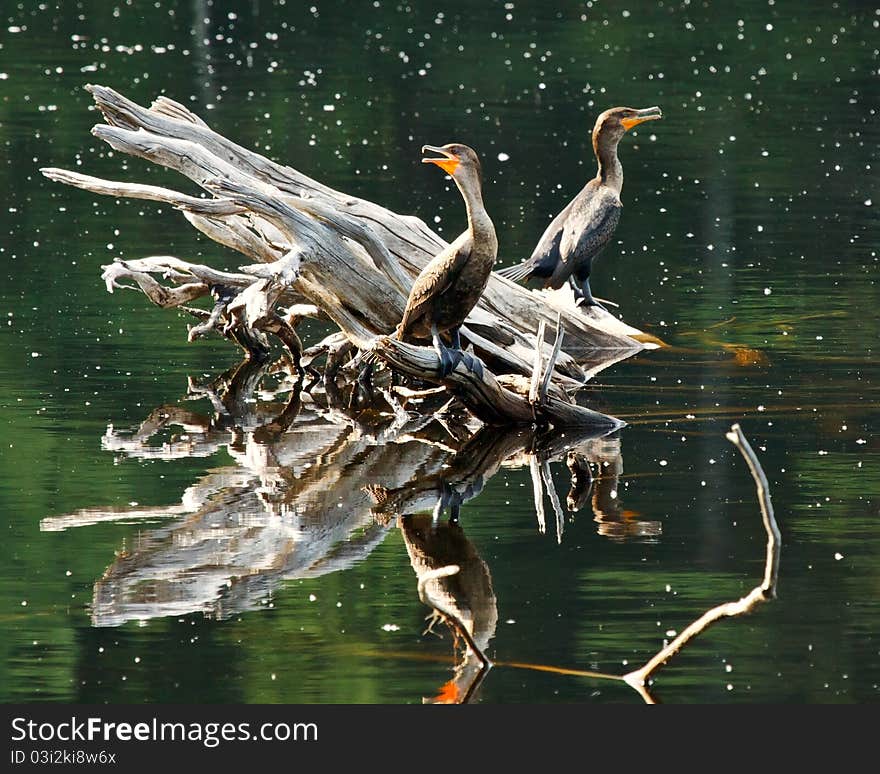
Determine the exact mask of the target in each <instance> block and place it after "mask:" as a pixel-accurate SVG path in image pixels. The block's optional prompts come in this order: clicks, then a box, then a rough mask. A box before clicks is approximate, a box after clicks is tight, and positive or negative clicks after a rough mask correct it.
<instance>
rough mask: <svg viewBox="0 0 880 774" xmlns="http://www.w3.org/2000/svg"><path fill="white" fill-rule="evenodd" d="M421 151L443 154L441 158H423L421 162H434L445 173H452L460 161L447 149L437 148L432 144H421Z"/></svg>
mask: <svg viewBox="0 0 880 774" xmlns="http://www.w3.org/2000/svg"><path fill="white" fill-rule="evenodd" d="M422 153H440V154H441V155H442V156H443V158H442V159H437V158H423V159H422V164H436V165H437V166H438V167H440V169H442V170H443V171H444V172H445V173H446V174H447V175H451V174H453V173H454V172H455V170H456V169H457V168H458V165H459V164H460V163H461V161H459V159H458V157H457V156H455V155H454V154H452V153H450V152H449V151H448V150H445V149H444V148H437V147H436V146H434V145H423V146H422Z"/></svg>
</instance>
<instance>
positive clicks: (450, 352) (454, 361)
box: [437, 347, 462, 379]
mask: <svg viewBox="0 0 880 774" xmlns="http://www.w3.org/2000/svg"><path fill="white" fill-rule="evenodd" d="M437 356H438V357H439V358H440V378H441V379H445V378H446V377H447V376H449V374H451V373H452V372H453V371H454V370H455V367H456V366H457V365H458V363H459V361H460V360H461V356H462V352H461V351H460V350H457V349H447V348H446V347H440V348H438V349H437Z"/></svg>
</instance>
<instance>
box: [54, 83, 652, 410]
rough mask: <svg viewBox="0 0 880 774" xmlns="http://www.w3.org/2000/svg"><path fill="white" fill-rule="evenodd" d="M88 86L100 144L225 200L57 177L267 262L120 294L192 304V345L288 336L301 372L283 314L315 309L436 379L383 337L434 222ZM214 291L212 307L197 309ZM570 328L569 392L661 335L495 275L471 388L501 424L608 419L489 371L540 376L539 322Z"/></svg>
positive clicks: (197, 269) (354, 340)
mask: <svg viewBox="0 0 880 774" xmlns="http://www.w3.org/2000/svg"><path fill="white" fill-rule="evenodd" d="M86 88H87V89H88V91H89V92H90V93H91V94H92V96H93V97H94V99H95V102H96V103H97V105H98V107H99V109H100V110H101V112H102V114H103V116H104V119H105V121H106V123H104V124H98V125H96V126H95V127H94V128H93V129H92V133H93V134H94V135H95V136H96V137H99V138H100V139H102V140H104V141H105V142H107V143H108V144H109V145H110V146H111V147H113V148H114V149H116V150H118V151H120V152H122V153H126V154H129V155H134V156H138V157H141V158H144V159H147V160H149V161H151V162H154V163H157V164H161V165H163V166H165V167H169V168H171V169H174V170H176V171H178V172H180V173H181V174H183V175H185V176H186V177H188V178H190V179H191V180H193V181H194V182H195V183H197V184H198V185H199V186H201V187H202V188H203V189H204V190H205V191H207V192H208V193H210V194H211V195H212V196H211V198H199V197H194V196H190V195H187V194H183V193H180V192H177V191H173V190H170V189H166V188H160V187H157V186H148V185H140V184H134V183H122V182H114V181H107V180H101V179H98V178H94V177H91V176H88V175H83V174H80V173H75V172H70V171H65V170H61V169H55V168H46V169H43V170H42V172H43V174H44V175H46V177H48V178H50V179H52V180H56V181H58V182H62V183H65V184H68V185H73V186H76V187H79V188H83V189H85V190H88V191H92V192H94V193H99V194H106V195H112V196H127V197H133V198H139V199H150V200H154V201H158V202H163V203H167V204H171V205H173V206H174V207H176V208H178V209H180V210H181V211H182V212H183V214H184V216H185V217H186V218H187V220H188V221H189V222H190V223H191V224H192V225H193V226H194V227H195V228H197V229H198V230H200V231H201V232H203V233H204V234H206V235H207V236H208V237H210V238H211V239H213V240H214V241H216V242H218V243H220V244H222V245H224V246H227V247H230V248H232V249H234V250H236V251H238V252H240V253H243V254H244V255H246V256H247V257H248V258H249V259H250V260H251V261H252V262H254V264H252V265H249V266H245V267H242V268H241V269H240V270H239V271H236V272H225V271H218V270H216V269H212V268H210V267H207V266H203V265H198V264H192V263H189V262H186V261H183V260H180V259H177V258H174V257H168V256H153V257H150V258H147V259H143V260H140V261H119V262H117V263H114V264H113V265H111V266H107V267H105V271H104V280H105V282H106V284H107V288H108V290H110V291H111V292H112V290H113V289H114V288H116V287H132V285H130V284H126V281H130V282H133V283H134V285H135V286H136V287H137V288H139V289H140V290H141V291H143V292H144V293H145V294H146V295H147V296H148V297H149V298H150V300H152V301H153V302H154V303H157V304H159V305H161V306H171V307H179V308H182V309H185V310H186V311H188V312H190V313H191V314H193V315H194V316H195V317H196V318H197V319H198V320H199V323H198V324H197V325H196V326H194V328H193V329H191V331H190V338H191V339H192V338H196V337H198V336H200V335H203V334H204V333H206V332H207V331H208V330H212V329H213V330H216V331H217V332H219V333H220V334H221V335H224V336H226V337H228V338H231V339H234V340H235V341H237V342H238V343H239V344H241V345H242V346H243V347H244V348H245V349H246V350H248V351H249V352H251V353H256V354H261V355H262V354H265V353H266V352H268V339H267V334H268V335H273V336H276V337H278V338H279V339H280V340H281V341H282V342H283V343H284V344H285V345H286V346H287V347H288V349H289V350H290V351H291V354H292V355H293V357H294V360H295V362H297V363H298V362H299V357H300V355H301V352H302V348H301V345H300V343H299V339H298V337H297V335H296V333H295V330H294V324H295V322H296V320H295V319H292V316H291V315H290V314H286V313H285V312H284V310H283V308H282V307H286V308H287V309H288V310H289V309H290V308H291V307H292V306H297V307H298V308H300V309H308V310H313V313H314V314H315V315H317V316H321V317H323V318H324V319H329V320H332V321H333V323H335V324H336V325H337V326H338V327H339V329H340V330H341V331H342V332H343V333H344V335H345V337H346V339H347V341H348V342H350V343H351V344H352V345H353V347H354V348H356V349H359V350H369V349H372V351H373V352H375V353H376V354H378V355H379V356H381V357H383V358H385V359H386V360H387V361H388V362H389V363H391V364H392V365H393V366H394V367H395V368H398V369H400V370H401V371H404V372H406V373H410V374H414V373H416V374H418V375H420V376H422V377H423V378H427V379H431V378H432V371H434V370H436V369H433V368H432V367H431V365H430V364H429V363H428V362H427V360H429V359H430V358H431V357H432V356H433V351H432V350H431V349H429V348H426V347H424V348H413V347H409V348H402V347H396V346H389V345H387V344H382V345H379V346H377V345H375V340H376V337H377V336H381V335H383V334H389V333H391V332H392V331H393V330H394V329H395V326H396V325H397V323H399V322H400V319H401V316H402V313H403V308H404V305H405V303H406V298H407V295H408V292H409V288H410V286H411V284H412V281H413V279H414V277H415V276H416V275H417V274H418V272H419V271H420V270H421V269H422V267H423V266H424V265H425V264H426V263H427V262H428V261H429V260H430V259H431V258H432V257H433V256H434V255H435V254H436V253H437V252H439V251H440V250H441V249H442V248H443V247H444V246H445V242H444V241H443V240H442V239H441V238H440V237H439V236H438V235H437V234H436V233H434V232H433V231H432V230H431V229H430V228H428V226H427V225H425V223H424V222H423V221H422V220H420V219H419V218H417V217H413V216H408V215H399V214H396V213H394V212H391V211H389V210H387V209H385V208H384V207H381V206H380V205H377V204H374V203H372V202H369V201H366V200H363V199H359V198H355V197H352V196H348V195H346V194H344V193H341V192H338V191H334V190H333V189H331V188H329V187H327V186H325V185H322V184H321V183H318V182H317V181H315V180H312V179H311V178H309V177H308V176H306V175H304V174H303V173H301V172H298V171H297V170H295V169H292V168H291V167H288V166H284V165H281V164H278V163H276V162H273V161H270V160H269V159H266V158H265V157H263V156H261V155H259V154H257V153H254V152H252V151H249V150H247V149H245V148H242V147H241V146H239V145H237V144H235V143H234V142H232V141H231V140H229V139H227V138H225V137H223V136H222V135H220V134H217V133H216V132H214V131H212V130H211V129H210V128H209V127H208V126H207V124H206V123H205V122H204V121H202V120H201V119H200V118H199V117H198V116H196V115H194V114H193V113H191V112H190V111H189V110H188V109H187V108H185V107H184V106H182V105H180V104H178V103H176V102H174V101H173V100H170V99H167V98H165V97H160V98H158V99H157V100H156V101H155V102H154V103H153V104H152V105H151V106H150V107H149V108H145V107H143V106H140V105H138V104H136V103H134V102H132V101H131V100H129V99H127V98H126V97H124V96H122V95H121V94H119V93H117V92H115V91H113V90H112V89H109V88H107V87H103V86H95V85H90V86H87V87H86ZM259 264H263V265H262V266H261V265H259ZM208 295H212V296H213V300H214V306H213V309H212V310H205V309H198V308H193V307H191V306H189V304H190V303H191V302H193V301H194V300H196V299H198V298H200V297H205V296H208ZM309 313H310V312H305V314H309ZM300 316H301V315H300ZM557 321H558V325H559V326H561V329H562V330H564V332H565V335H566V347H565V348H563V349H562V350H559V349H558V348H557V351H556V353H555V357H554V359H553V368H551V369H549V371H550V374H549V377H550V378H549V379H548V380H545V382H547V381H552V382H553V383H555V384H557V385H559V386H561V387H564V388H568V389H572V388H574V387H577V386H578V385H579V384H582V383H583V382H584V381H585V379H586V378H587V375H588V373H590V370H588V371H585V370H584V367H583V365H582V363H584V362H585V361H586V362H587V363H588V365H589V364H591V365H592V369H591V370H592V371H595V370H596V368H598V367H600V366H598V365H597V363H600V362H601V361H602V360H605V359H607V361H608V362H616V361H617V360H620V359H621V358H622V357H627V356H629V355H631V354H634V353H636V352H638V351H640V350H641V349H642V348H643V347H644V345H643V344H642V343H641V342H640V340H647V339H650V337H648V336H645V335H644V334H641V333H640V332H639V331H637V330H635V329H633V328H631V327H629V326H626V325H625V324H623V323H622V322H621V321H619V320H617V319H616V318H615V317H613V316H612V315H610V314H608V313H607V312H605V311H604V310H601V309H597V308H595V307H593V308H590V309H588V310H583V309H579V308H577V307H575V306H574V305H573V304H572V303H571V301H570V300H569V299H567V298H566V297H565V296H564V295H561V294H547V293H543V294H542V293H537V292H533V291H529V290H526V289H525V288H523V287H520V286H518V285H516V284H514V283H512V282H510V281H508V280H506V279H505V278H503V277H501V276H499V275H497V274H496V275H493V276H492V278H491V279H490V282H489V286H488V287H487V289H486V291H485V293H484V296H483V298H482V299H481V301H480V303H479V304H478V305H477V307H475V308H474V310H473V311H472V312H471V314H470V316H469V317H468V319H467V320H466V324H465V326H464V327H463V328H462V340H463V343H464V344H465V346H468V345H469V346H472V347H473V349H474V350H475V352H476V354H477V355H478V356H479V357H480V358H482V359H483V360H484V361H485V363H486V364H487V365H488V369H487V372H486V373H487V379H486V381H485V383H484V384H483V385H477V384H472V387H473V389H471V390H470V392H468V391H467V390H465V393H464V394H467V395H469V396H470V400H469V402H468V406H469V407H470V408H471V409H472V410H474V411H475V412H476V413H477V414H478V415H481V416H482V417H484V418H488V419H489V421H494V422H507V423H510V422H514V423H515V422H524V421H536V420H537V421H545V422H557V423H568V422H569V421H572V422H575V423H577V424H583V423H585V422H589V421H592V420H593V419H595V418H596V417H590V416H588V415H586V414H584V413H582V412H581V411H580V410H579V409H578V407H577V406H574V405H573V404H569V406H570V407H569V408H563V406H562V405H561V404H562V403H563V402H564V401H559V404H560V405H556V403H555V402H554V400H555V399H553V398H551V399H550V400H549V401H542V402H541V403H542V405H541V406H539V407H538V408H537V409H536V408H535V405H536V402H535V400H534V395H532V396H531V398H532V400H529V397H530V396H529V395H522V394H518V393H517V392H515V391H510V390H508V389H506V388H505V387H503V386H499V385H498V384H497V382H495V381H494V380H493V378H492V373H491V372H490V370H491V371H493V372H494V373H496V374H520V375H529V374H532V373H533V367H532V362H533V360H534V353H535V350H536V349H538V350H539V351H540V352H541V355H542V357H547V356H548V355H550V353H551V350H552V343H550V342H547V341H545V340H544V338H543V336H540V337H539V336H538V335H537V334H538V331H539V327H540V326H541V324H542V322H543V323H544V324H545V325H551V326H552V325H554V324H556V323H557ZM579 361H580V362H579ZM470 381H471V382H473V381H474V380H473V379H471V380H470ZM546 392H547V390H546V385H545V393H546ZM548 405H550V406H552V410H550V409H548Z"/></svg>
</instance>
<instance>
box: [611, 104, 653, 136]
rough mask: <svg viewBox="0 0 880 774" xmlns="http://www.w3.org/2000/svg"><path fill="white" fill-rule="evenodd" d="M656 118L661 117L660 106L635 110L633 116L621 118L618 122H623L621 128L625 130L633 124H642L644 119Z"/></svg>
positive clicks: (651, 119)
mask: <svg viewBox="0 0 880 774" xmlns="http://www.w3.org/2000/svg"><path fill="white" fill-rule="evenodd" d="M657 118H663V113H661V112H660V108H658V107H649V108H643V109H642V110H637V111H636V114H635V116H633V117H632V118H621V119H620V123H621V124H623V128H624V129H626V131H629V130H630V129H632V128H633V127H634V126H638V125H639V124H643V123H644V122H645V121H653V120H654V119H657Z"/></svg>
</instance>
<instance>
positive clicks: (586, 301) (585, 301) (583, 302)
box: [575, 296, 608, 312]
mask: <svg viewBox="0 0 880 774" xmlns="http://www.w3.org/2000/svg"><path fill="white" fill-rule="evenodd" d="M575 306H583V307H588V306H595V307H597V308H598V309H601V310H602V311H603V312H607V311H608V310H607V309H606V308H605V307H604V306H603V305H602V304H600V303H599V302H598V301H597V300H596V299H595V298H593V297H592V296H591V297H590V298H587V297H586V296H581V297H580V298H579V299H578V300H577V301H576V302H575Z"/></svg>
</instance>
